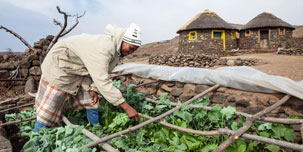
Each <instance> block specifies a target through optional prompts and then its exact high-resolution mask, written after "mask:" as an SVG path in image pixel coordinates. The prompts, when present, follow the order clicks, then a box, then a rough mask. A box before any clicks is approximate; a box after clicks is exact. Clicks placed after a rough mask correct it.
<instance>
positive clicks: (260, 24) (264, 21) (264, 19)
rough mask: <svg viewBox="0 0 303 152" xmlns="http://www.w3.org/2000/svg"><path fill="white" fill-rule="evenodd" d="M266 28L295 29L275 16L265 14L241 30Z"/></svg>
mask: <svg viewBox="0 0 303 152" xmlns="http://www.w3.org/2000/svg"><path fill="white" fill-rule="evenodd" d="M264 27H286V28H291V29H295V28H294V27H293V26H292V25H290V24H288V23H286V22H285V21H283V20H281V19H280V18H278V17H276V16H275V15H273V14H270V13H266V12H264V13H261V14H259V15H258V16H256V17H255V18H253V19H252V20H250V21H249V22H248V23H247V24H246V25H244V26H243V27H242V28H241V30H246V29H253V28H264Z"/></svg>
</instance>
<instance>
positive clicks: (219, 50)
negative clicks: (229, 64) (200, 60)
mask: <svg viewBox="0 0 303 152" xmlns="http://www.w3.org/2000/svg"><path fill="white" fill-rule="evenodd" d="M225 40H226V42H225V45H226V50H231V49H236V48H237V41H236V40H233V39H232V38H231V30H225ZM179 52H180V53H184V54H189V53H190V54H199V53H203V54H209V55H212V54H217V55H221V56H224V55H225V53H226V52H225V51H224V47H223V40H222V39H212V30H197V40H188V31H183V32H181V33H180V36H179Z"/></svg>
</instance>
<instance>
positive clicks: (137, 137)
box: [136, 131, 144, 145]
mask: <svg viewBox="0 0 303 152" xmlns="http://www.w3.org/2000/svg"><path fill="white" fill-rule="evenodd" d="M143 136H144V132H142V131H140V132H139V133H137V136H136V141H137V143H138V144H139V145H141V144H142V143H143V140H144V138H143Z"/></svg>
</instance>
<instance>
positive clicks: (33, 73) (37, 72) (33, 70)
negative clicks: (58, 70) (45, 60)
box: [29, 66, 42, 75]
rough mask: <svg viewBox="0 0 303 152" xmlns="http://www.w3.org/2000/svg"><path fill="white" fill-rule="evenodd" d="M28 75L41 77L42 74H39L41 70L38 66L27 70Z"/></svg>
mask: <svg viewBox="0 0 303 152" xmlns="http://www.w3.org/2000/svg"><path fill="white" fill-rule="evenodd" d="M29 73H30V74H31V75H41V74H42V73H41V69H40V67H39V66H33V67H31V68H30V69H29Z"/></svg>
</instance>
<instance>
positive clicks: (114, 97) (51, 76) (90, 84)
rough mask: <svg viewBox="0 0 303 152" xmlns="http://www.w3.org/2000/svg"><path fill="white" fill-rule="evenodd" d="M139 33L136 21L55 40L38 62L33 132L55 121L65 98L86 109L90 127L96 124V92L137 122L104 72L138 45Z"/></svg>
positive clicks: (130, 108) (57, 119)
mask: <svg viewBox="0 0 303 152" xmlns="http://www.w3.org/2000/svg"><path fill="white" fill-rule="evenodd" d="M140 34H141V29H140V27H138V26H137V25H136V24H130V26H129V27H128V28H127V29H124V28H120V27H117V26H114V25H110V24H109V25H107V26H106V28H105V34H104V35H89V34H81V35H77V36H71V37H69V38H66V39H64V40H61V41H59V42H57V43H56V44H55V45H54V47H53V48H52V49H51V50H50V51H49V53H48V54H47V56H46V57H45V59H44V61H43V63H42V65H41V70H42V76H41V80H40V84H39V88H38V93H37V96H36V103H35V104H36V106H37V120H36V123H35V128H34V132H38V129H39V128H45V127H52V126H54V125H55V124H56V123H58V122H59V121H60V119H61V113H62V110H63V109H64V107H65V105H66V104H67V102H66V101H68V100H69V101H72V104H73V107H74V108H78V109H79V108H80V109H86V117H87V119H88V121H89V122H90V124H91V126H93V125H94V124H97V123H99V115H98V107H99V101H98V100H97V92H98V93H101V94H102V95H103V97H104V98H105V99H106V100H107V101H108V102H110V103H111V104H113V105H114V106H119V107H121V108H123V109H124V111H125V113H126V114H127V116H128V117H129V118H132V119H133V120H135V121H138V120H139V116H138V113H137V112H136V110H134V109H133V108H132V107H131V106H129V105H128V104H127V103H126V102H125V99H124V98H123V97H122V94H121V92H120V91H119V90H118V89H117V88H115V87H114V86H113V83H112V81H111V79H110V78H109V75H108V73H110V72H112V70H113V69H114V67H115V66H116V65H117V64H118V62H119V60H120V59H121V58H122V57H123V56H126V55H128V54H131V53H133V52H134V51H135V50H137V49H138V48H139V46H140V45H141V40H140Z"/></svg>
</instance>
